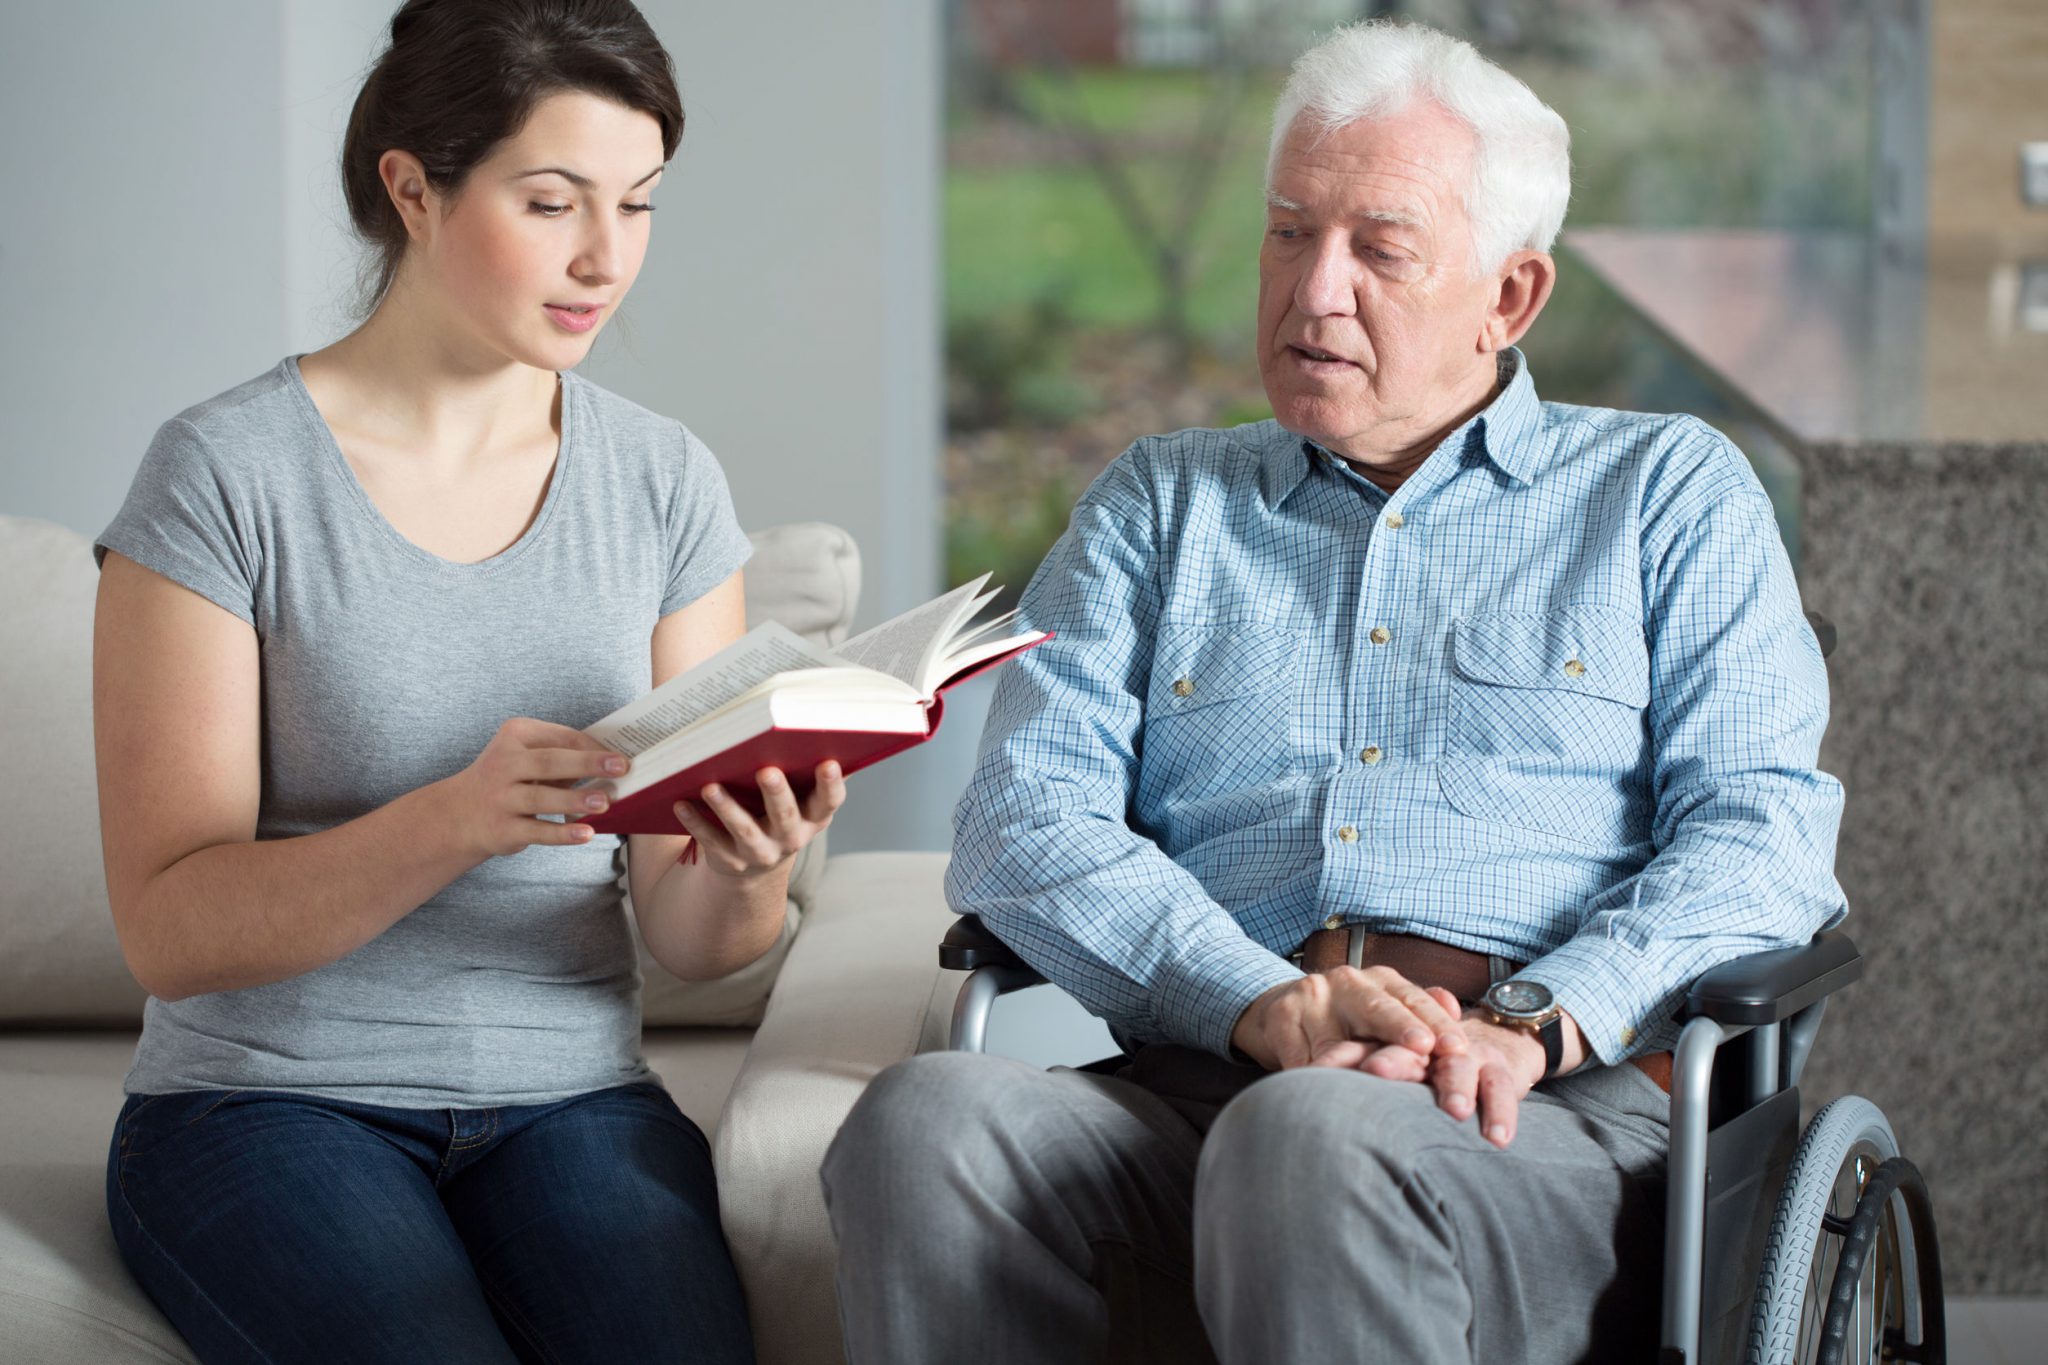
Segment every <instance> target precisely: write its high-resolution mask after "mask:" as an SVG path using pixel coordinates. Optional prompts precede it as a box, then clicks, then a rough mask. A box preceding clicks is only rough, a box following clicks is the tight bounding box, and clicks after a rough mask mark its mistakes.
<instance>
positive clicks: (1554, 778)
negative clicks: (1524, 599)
mask: <svg viewBox="0 0 2048 1365" xmlns="http://www.w3.org/2000/svg"><path fill="white" fill-rule="evenodd" d="M1450 662H1451V671H1452V677H1451V681H1450V702H1449V715H1448V718H1447V727H1446V732H1445V742H1444V757H1443V761H1442V764H1441V765H1440V773H1441V778H1442V786H1443V791H1444V796H1445V797H1446V799H1448V800H1449V801H1450V803H1451V804H1452V805H1453V806H1455V807H1457V808H1458V809H1459V810H1460V811H1463V812H1464V813H1465V814H1467V815H1471V816H1475V817H1478V818H1481V819H1489V820H1499V821H1503V822H1505V823H1508V824H1514V825H1522V826H1526V827H1528V828H1531V829H1539V830H1545V831H1548V832H1550V833H1553V834H1562V835H1565V836H1567V837H1569V838H1573V839H1578V840H1581V841H1584V842H1587V843H1595V844H1602V845H1607V846H1610V847H1618V846H1621V845H1625V844H1629V843H1634V842H1637V841H1639V840H1641V839H1645V838H1647V837H1648V834H1649V815H1650V811H1649V798H1648V782H1647V773H1648V763H1647V759H1648V741H1647V732H1646V730H1645V728H1644V708H1645V707H1646V706H1648V704H1649V700H1650V668H1649V651H1648V649H1647V647H1646V646H1645V644H1644V642H1643V632H1642V627H1641V625H1640V623H1638V621H1637V620H1636V618H1635V617H1634V616H1633V615H1632V614H1629V613H1625V612H1614V611H1606V610H1601V609H1595V608H1568V609H1565V610H1561V611H1556V612H1550V613H1545V614H1541V615H1537V614H1523V613H1503V614H1498V615H1487V616H1470V617H1465V618H1462V619H1460V620H1459V621H1457V622H1455V623H1454V624H1453V625H1452V628H1451V640H1450Z"/></svg>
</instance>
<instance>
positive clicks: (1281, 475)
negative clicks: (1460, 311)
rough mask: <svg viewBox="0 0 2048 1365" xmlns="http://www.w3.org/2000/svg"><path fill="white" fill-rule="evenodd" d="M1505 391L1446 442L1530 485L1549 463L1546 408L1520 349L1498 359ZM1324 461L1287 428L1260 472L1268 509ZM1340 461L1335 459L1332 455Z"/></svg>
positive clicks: (1509, 350) (1270, 446) (1314, 447)
mask: <svg viewBox="0 0 2048 1365" xmlns="http://www.w3.org/2000/svg"><path fill="white" fill-rule="evenodd" d="M1498 364H1499V366H1500V375H1501V379H1502V381H1503V382H1502V385H1501V390H1500V392H1499V393H1498V394H1496V395H1494V399H1493V401H1492V402H1491V403H1488V404H1487V405H1486V406H1485V407H1484V408H1482V409H1480V411H1479V412H1478V413H1477V414H1476V415H1475V416H1474V417H1473V418H1472V420H1471V421H1469V422H1467V423H1465V425H1463V426H1462V427H1459V428H1458V429H1457V430H1455V431H1453V432H1451V433H1450V435H1448V436H1446V437H1445V438H1444V444H1445V445H1448V446H1451V447H1452V448H1454V449H1456V448H1458V447H1461V446H1462V447H1466V448H1470V446H1472V445H1473V444H1477V446H1478V448H1479V449H1480V450H1481V451H1482V452H1484V453H1485V455H1486V457H1487V458H1488V459H1490V460H1492V461H1493V463H1494V465H1495V466H1496V467H1498V468H1499V470H1500V471H1501V473H1503V474H1505V475H1507V476H1508V477H1509V478H1510V479H1513V480H1514V481H1515V482H1516V483H1521V484H1526V483H1528V482H1529V480H1530V479H1531V478H1532V477H1534V475H1535V473H1536V467H1537V465H1539V464H1541V463H1542V460H1543V405H1542V404H1541V402H1539V401H1538V400H1537V397H1536V384H1535V381H1534V380H1532V379H1530V378H1529V363H1528V361H1527V360H1526V359H1525V358H1524V357H1523V355H1522V352H1521V350H1520V348H1518V347H1514V346H1510V347H1508V348H1507V349H1506V350H1505V351H1502V352H1500V358H1499V361H1498ZM1323 457H1324V452H1323V449H1322V447H1321V446H1318V445H1317V444H1315V442H1313V441H1310V440H1308V439H1307V438H1305V437H1302V436H1298V435H1296V434H1295V433H1294V432H1291V431H1288V430H1286V429H1285V428H1282V429H1281V430H1280V431H1279V433H1278V434H1277V435H1275V437H1274V438H1273V440H1272V442H1271V443H1270V444H1268V445H1267V447H1266V455H1265V459H1264V460H1263V461H1262V463H1261V467H1260V470H1259V478H1260V484H1261V487H1262V489H1263V491H1264V492H1265V495H1266V505H1267V506H1268V507H1278V506H1279V505H1280V504H1281V503H1283V502H1285V501H1286V500H1287V497H1288V495H1289V494H1291V493H1293V492H1294V490H1295V489H1297V488H1299V487H1300V486H1301V482H1302V480H1303V479H1306V478H1307V477H1308V475H1309V471H1310V469H1311V468H1313V466H1314V463H1315V461H1316V460H1318V459H1321V458H1323ZM1332 458H1334V457H1332Z"/></svg>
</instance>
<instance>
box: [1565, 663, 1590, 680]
mask: <svg viewBox="0 0 2048 1365" xmlns="http://www.w3.org/2000/svg"><path fill="white" fill-rule="evenodd" d="M1564 675H1565V676H1566V677H1567V678H1583V677H1585V676H1586V666H1585V665H1584V664H1582V663H1580V662H1579V661H1578V660H1577V659H1567V660H1565V663H1564Z"/></svg>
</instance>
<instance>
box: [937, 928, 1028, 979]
mask: <svg viewBox="0 0 2048 1365" xmlns="http://www.w3.org/2000/svg"><path fill="white" fill-rule="evenodd" d="M939 965H940V966H941V967H946V968H950V969H951V970H953V971H956V972H971V971H973V970H974V969H975V968H977V967H1015V968H1017V969H1018V970H1020V971H1027V972H1028V971H1031V968H1030V967H1029V966H1028V965H1026V963H1025V961H1024V959H1023V958H1021V957H1018V956H1017V955H1016V954H1015V953H1013V952H1011V951H1010V945H1009V944H1007V943H1005V942H1003V941H1002V940H1001V939H999V938H997V937H996V936H995V935H994V934H992V933H990V932H989V931H988V930H987V929H986V928H984V927H982V923H981V916H979V915H962V916H961V917H960V918H959V919H957V920H954V921H953V927H952V928H950V929H948V930H947V931H946V936H945V938H943V939H941V940H940V941H939ZM1032 975H1034V976H1036V975H1037V973H1036V972H1033V973H1032Z"/></svg>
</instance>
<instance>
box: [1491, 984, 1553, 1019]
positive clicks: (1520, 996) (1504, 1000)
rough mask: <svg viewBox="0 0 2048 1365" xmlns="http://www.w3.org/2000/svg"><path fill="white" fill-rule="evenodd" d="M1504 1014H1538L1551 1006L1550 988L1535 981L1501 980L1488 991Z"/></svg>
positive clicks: (1494, 1005) (1493, 1001)
mask: <svg viewBox="0 0 2048 1365" xmlns="http://www.w3.org/2000/svg"><path fill="white" fill-rule="evenodd" d="M1487 994H1488V995H1489V996H1490V997H1491V1003H1492V1005H1493V1007H1494V1008H1495V1009H1497V1010H1499V1011H1500V1012H1501V1013H1502V1014H1509V1015H1523V1014H1526V1015H1537V1014H1541V1013H1543V1012H1544V1011H1545V1010H1547V1009H1549V1008H1550V999H1551V997H1550V988H1549V987H1548V986H1544V985H1541V984H1539V983H1537V982H1534V981H1501V982H1496V983H1495V985H1494V987H1493V989H1492V990H1490V991H1489V992H1487Z"/></svg>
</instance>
